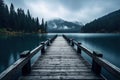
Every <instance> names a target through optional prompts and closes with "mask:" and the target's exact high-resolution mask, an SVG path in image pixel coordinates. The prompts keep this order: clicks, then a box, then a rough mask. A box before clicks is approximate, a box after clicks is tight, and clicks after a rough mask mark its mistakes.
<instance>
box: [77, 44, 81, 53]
mask: <svg viewBox="0 0 120 80" xmlns="http://www.w3.org/2000/svg"><path fill="white" fill-rule="evenodd" d="M77 44H78V46H77V53H80V54H81V49H80V47H79V46H80V45H81V43H80V42H78V43H77Z"/></svg>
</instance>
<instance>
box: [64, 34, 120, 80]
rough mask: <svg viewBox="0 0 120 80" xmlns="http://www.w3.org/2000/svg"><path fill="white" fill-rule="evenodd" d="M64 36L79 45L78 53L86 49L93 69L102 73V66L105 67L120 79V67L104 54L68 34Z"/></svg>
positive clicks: (72, 44)
mask: <svg viewBox="0 0 120 80" xmlns="http://www.w3.org/2000/svg"><path fill="white" fill-rule="evenodd" d="M63 37H64V38H65V39H66V40H67V42H68V43H69V44H70V45H71V46H74V45H76V46H77V53H79V54H81V51H84V52H85V53H86V54H88V56H90V57H91V58H92V68H91V69H92V70H93V72H95V73H96V74H98V75H100V73H101V68H102V67H103V68H105V69H106V70H107V71H108V72H109V73H110V74H112V75H114V76H115V77H117V79H120V68H118V67H117V66H115V65H113V64H112V63H110V62H109V61H107V60H105V59H103V58H102V57H103V54H99V53H97V52H95V51H93V52H91V51H90V50H88V49H87V48H85V47H83V46H82V45H81V43H80V42H77V41H75V40H74V39H70V38H68V37H67V36H65V35H63Z"/></svg>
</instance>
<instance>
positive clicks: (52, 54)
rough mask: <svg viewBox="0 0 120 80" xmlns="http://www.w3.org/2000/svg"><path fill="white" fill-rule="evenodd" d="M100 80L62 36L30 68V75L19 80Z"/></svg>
mask: <svg viewBox="0 0 120 80" xmlns="http://www.w3.org/2000/svg"><path fill="white" fill-rule="evenodd" d="M84 79H91V80H102V79H103V78H102V77H101V76H99V75H96V74H94V73H93V72H92V70H91V65H90V64H89V63H88V62H87V61H86V60H85V59H84V58H83V57H82V56H81V55H80V54H78V53H77V52H76V50H74V49H73V48H72V47H71V46H70V45H69V44H68V43H67V42H66V40H65V39H64V38H63V37H62V36H58V37H57V38H56V39H55V41H54V42H53V43H52V44H51V46H49V47H48V49H47V50H46V52H45V54H44V55H42V56H40V57H39V59H38V60H37V61H36V62H35V63H34V65H33V66H32V70H31V73H30V74H29V75H27V76H22V77H20V78H19V80H84Z"/></svg>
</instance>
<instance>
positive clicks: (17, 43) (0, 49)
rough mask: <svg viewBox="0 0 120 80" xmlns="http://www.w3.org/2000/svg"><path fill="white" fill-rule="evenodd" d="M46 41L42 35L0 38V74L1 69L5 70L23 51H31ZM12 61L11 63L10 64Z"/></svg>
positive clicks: (45, 37)
mask: <svg viewBox="0 0 120 80" xmlns="http://www.w3.org/2000/svg"><path fill="white" fill-rule="evenodd" d="M46 39H47V36H46V34H44V35H36V34H34V35H24V36H13V37H7V38H0V55H1V57H0V72H1V67H3V68H7V67H8V66H9V65H10V63H11V64H12V63H13V62H14V61H16V60H17V59H18V58H19V57H18V56H19V54H20V53H21V52H22V51H25V50H32V49H34V48H35V47H36V46H38V45H39V44H40V42H41V41H45V40H46ZM11 61H12V62H11Z"/></svg>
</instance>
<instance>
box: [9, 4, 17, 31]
mask: <svg viewBox="0 0 120 80" xmlns="http://www.w3.org/2000/svg"><path fill="white" fill-rule="evenodd" d="M15 16H16V12H15V9H14V5H13V4H11V6H10V27H11V28H12V29H15V21H16V20H15Z"/></svg>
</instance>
